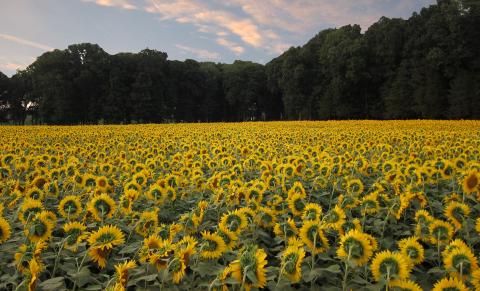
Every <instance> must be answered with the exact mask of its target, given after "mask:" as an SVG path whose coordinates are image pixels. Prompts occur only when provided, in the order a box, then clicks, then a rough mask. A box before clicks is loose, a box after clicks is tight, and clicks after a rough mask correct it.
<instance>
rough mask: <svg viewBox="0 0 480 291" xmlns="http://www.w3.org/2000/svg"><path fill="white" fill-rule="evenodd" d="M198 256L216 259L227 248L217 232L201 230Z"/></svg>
mask: <svg viewBox="0 0 480 291" xmlns="http://www.w3.org/2000/svg"><path fill="white" fill-rule="evenodd" d="M200 249H201V251H200V257H202V258H205V259H217V258H219V257H221V256H222V254H223V253H224V252H225V251H226V250H227V245H226V244H225V241H224V240H223V239H222V237H221V236H220V235H218V234H217V233H210V232H207V231H204V232H202V242H201V247H200Z"/></svg>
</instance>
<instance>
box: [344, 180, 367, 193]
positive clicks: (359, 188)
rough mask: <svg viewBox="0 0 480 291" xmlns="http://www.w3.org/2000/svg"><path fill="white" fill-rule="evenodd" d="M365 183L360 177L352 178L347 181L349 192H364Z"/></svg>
mask: <svg viewBox="0 0 480 291" xmlns="http://www.w3.org/2000/svg"><path fill="white" fill-rule="evenodd" d="M363 189H364V187H363V183H362V181H361V180H360V179H351V180H348V181H347V192H348V193H349V194H352V195H356V196H358V195H360V194H362V192H363Z"/></svg>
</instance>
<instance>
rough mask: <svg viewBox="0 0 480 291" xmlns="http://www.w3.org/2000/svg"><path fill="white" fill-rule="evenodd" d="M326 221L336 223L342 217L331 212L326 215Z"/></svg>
mask: <svg viewBox="0 0 480 291" xmlns="http://www.w3.org/2000/svg"><path fill="white" fill-rule="evenodd" d="M325 219H326V221H327V222H328V223H335V222H337V221H338V220H339V219H340V216H339V215H338V213H337V212H335V211H331V212H329V213H328V215H326V218H325Z"/></svg>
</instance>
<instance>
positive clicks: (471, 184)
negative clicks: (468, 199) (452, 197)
mask: <svg viewBox="0 0 480 291" xmlns="http://www.w3.org/2000/svg"><path fill="white" fill-rule="evenodd" d="M479 184H480V174H479V173H478V172H477V171H475V170H473V171H470V172H469V173H468V174H467V175H466V176H465V178H464V179H463V184H462V189H463V192H465V193H466V194H471V193H473V192H476V191H478V186H479Z"/></svg>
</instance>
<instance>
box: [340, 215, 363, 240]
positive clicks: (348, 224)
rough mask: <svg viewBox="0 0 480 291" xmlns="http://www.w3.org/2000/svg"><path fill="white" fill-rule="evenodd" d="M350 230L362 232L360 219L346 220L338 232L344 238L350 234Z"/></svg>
mask: <svg viewBox="0 0 480 291" xmlns="http://www.w3.org/2000/svg"><path fill="white" fill-rule="evenodd" d="M350 230H358V231H361V230H362V225H361V222H360V219H358V218H354V219H349V220H345V222H344V223H343V224H342V226H341V227H340V228H339V229H338V232H339V233H340V235H341V236H343V235H345V233H347V232H349V231H350Z"/></svg>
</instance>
